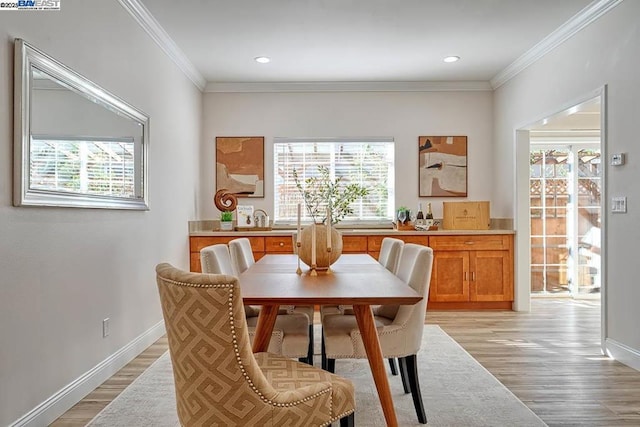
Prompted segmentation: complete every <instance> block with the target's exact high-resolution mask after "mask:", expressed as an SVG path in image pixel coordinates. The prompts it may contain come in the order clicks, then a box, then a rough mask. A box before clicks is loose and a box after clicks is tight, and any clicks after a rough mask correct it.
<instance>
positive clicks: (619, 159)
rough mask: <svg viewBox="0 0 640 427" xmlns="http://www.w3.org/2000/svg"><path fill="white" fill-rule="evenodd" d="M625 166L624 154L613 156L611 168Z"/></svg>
mask: <svg viewBox="0 0 640 427" xmlns="http://www.w3.org/2000/svg"><path fill="white" fill-rule="evenodd" d="M622 165H624V153H616V154H612V155H611V166H622Z"/></svg>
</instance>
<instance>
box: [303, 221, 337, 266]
mask: <svg viewBox="0 0 640 427" xmlns="http://www.w3.org/2000/svg"><path fill="white" fill-rule="evenodd" d="M315 228H316V238H315V241H316V270H317V271H326V270H328V269H329V266H330V265H331V264H333V263H334V262H336V261H337V260H338V258H340V255H342V234H340V232H339V231H338V230H336V229H335V228H334V227H332V228H331V251H328V250H327V229H326V226H325V225H324V224H316V227H315ZM312 229H313V227H312V226H308V227H305V228H303V229H302V231H301V232H300V248H299V250H298V255H299V256H300V259H301V260H302V262H304V263H305V264H307V265H308V266H310V267H311V266H312V262H311V252H312V248H311V246H312V245H311V241H312V240H313V239H312Z"/></svg>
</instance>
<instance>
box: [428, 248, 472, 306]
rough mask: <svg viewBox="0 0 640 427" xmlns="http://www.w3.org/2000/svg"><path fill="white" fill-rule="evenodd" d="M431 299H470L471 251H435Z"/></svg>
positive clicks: (464, 300)
mask: <svg viewBox="0 0 640 427" xmlns="http://www.w3.org/2000/svg"><path fill="white" fill-rule="evenodd" d="M429 300H430V301H441V302H452V301H455V302H457V301H463V302H466V301H469V252H467V251H440V252H435V253H434V256H433V271H432V273H431V287H430V288H429Z"/></svg>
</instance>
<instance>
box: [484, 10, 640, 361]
mask: <svg viewBox="0 0 640 427" xmlns="http://www.w3.org/2000/svg"><path fill="white" fill-rule="evenodd" d="M639 16H640V2H638V1H624V2H622V3H621V4H620V5H619V6H617V7H615V8H614V9H612V10H611V11H610V12H608V13H607V14H605V15H604V16H603V17H601V18H600V19H598V20H597V21H595V22H594V23H592V24H591V25H590V26H588V27H587V28H585V29H584V30H582V31H581V32H580V33H578V34H577V35H575V36H573V37H572V38H570V39H569V40H567V41H566V42H565V43H564V44H562V45H561V46H559V47H558V48H557V49H555V50H554V51H553V52H551V53H549V54H547V55H546V56H544V57H543V58H542V59H540V60H539V61H538V62H536V63H535V64H534V65H532V66H530V67H529V68H528V69H526V70H525V71H524V72H522V73H521V74H519V75H518V76H517V77H515V78H514V79H512V80H510V81H509V82H508V83H506V84H505V85H504V86H502V87H500V88H498V89H497V90H496V91H495V97H494V103H495V135H496V144H497V145H496V150H495V162H496V163H495V164H496V166H497V167H496V169H495V172H494V182H495V184H496V191H495V193H494V200H495V201H496V204H495V209H496V210H495V211H494V213H497V214H499V215H505V216H513V214H514V209H515V208H514V199H515V193H514V192H515V185H514V181H515V175H516V170H515V169H514V168H513V167H512V166H511V164H513V159H514V157H515V154H514V153H515V142H514V141H515V130H516V129H518V128H521V127H523V126H526V125H527V124H529V123H532V122H534V121H536V120H539V119H541V118H543V117H545V116H547V115H549V114H551V113H554V112H556V111H560V110H561V109H563V108H564V107H568V106H569V105H570V104H571V103H572V102H578V101H581V100H585V99H586V98H585V96H588V95H589V94H593V91H594V90H597V89H598V88H601V87H603V86H604V85H607V90H608V96H607V115H608V117H607V123H606V132H607V134H606V150H607V152H608V153H619V152H623V153H627V159H628V161H627V164H626V165H625V166H622V167H617V168H610V167H608V166H607V167H606V169H605V175H606V178H607V181H606V183H605V185H606V192H607V194H608V196H609V197H612V196H619V195H626V196H627V197H628V213H627V214H626V215H621V214H614V215H612V214H611V213H610V212H607V213H606V218H605V220H606V224H607V225H606V228H607V229H606V235H605V241H604V247H605V251H606V261H605V262H606V267H607V269H606V273H605V274H606V280H605V283H604V285H605V286H606V291H605V292H606V302H605V304H606V306H605V311H606V323H607V327H608V330H607V331H605V335H606V336H607V337H608V339H607V347H608V350H609V351H611V352H613V353H614V354H615V355H616V357H618V358H619V359H620V360H622V361H623V362H625V363H627V364H630V365H632V366H634V367H636V369H640V328H638V324H640V311H639V310H638V302H640V286H638V280H637V272H636V271H635V266H634V264H635V260H634V258H633V255H634V254H635V253H636V251H637V248H638V244H639V243H640V227H638V219H639V216H640V212H639V207H640V203H638V202H639V201H640V187H638V185H637V183H638V182H639V181H640V168H639V163H638V162H639V161H640V160H639V159H640V145H639V144H638V118H639V117H640V107H639V105H640V101H639V100H640V78H639V77H638V76H640V56H639V55H638V52H639V50H638V49H639V46H640V21H639V20H638V17H639ZM636 156H638V157H636ZM516 167H517V168H528V158H527V160H525V162H523V164H518V165H517V166H516ZM518 170H520V169H518ZM528 262H529V260H528V259H527V258H525V257H519V258H518V268H519V269H522V268H526V267H527V263H528ZM518 285H519V286H521V285H523V283H519V284H518Z"/></svg>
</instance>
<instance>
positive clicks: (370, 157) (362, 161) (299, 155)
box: [273, 138, 394, 223]
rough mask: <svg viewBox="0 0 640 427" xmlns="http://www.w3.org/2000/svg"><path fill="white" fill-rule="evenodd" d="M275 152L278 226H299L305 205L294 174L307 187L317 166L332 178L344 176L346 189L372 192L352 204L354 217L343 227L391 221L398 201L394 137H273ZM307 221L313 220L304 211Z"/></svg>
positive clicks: (275, 216)
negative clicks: (300, 209)
mask: <svg viewBox="0 0 640 427" xmlns="http://www.w3.org/2000/svg"><path fill="white" fill-rule="evenodd" d="M273 153H274V156H273V158H274V209H275V213H274V220H275V221H276V222H279V223H291V222H294V221H296V217H297V206H298V203H303V206H304V202H303V200H302V196H301V195H300V193H299V192H298V189H297V188H296V184H295V180H294V177H293V171H294V170H295V171H296V173H297V174H298V177H299V179H300V181H301V182H304V180H305V179H306V178H308V177H310V176H317V175H318V166H324V167H326V168H328V169H329V172H330V174H331V178H332V179H336V178H338V177H342V182H343V183H344V184H345V185H347V184H350V183H357V184H360V185H362V186H364V187H366V188H367V189H368V190H369V194H368V195H367V196H365V197H363V198H361V199H359V200H356V201H355V202H354V203H353V204H352V205H351V207H352V209H353V214H352V215H351V216H348V217H346V218H345V219H344V220H343V222H359V221H375V222H382V221H391V219H392V217H393V200H394V142H393V139H392V138H358V139H352V138H350V139H344V138H342V139H338V138H332V139H310V138H304V139H301V138H295V139H294V138H275V140H274V147H273ZM303 185H304V184H303ZM303 220H304V221H310V220H311V218H310V217H309V216H308V213H307V212H305V210H304V209H303Z"/></svg>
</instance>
